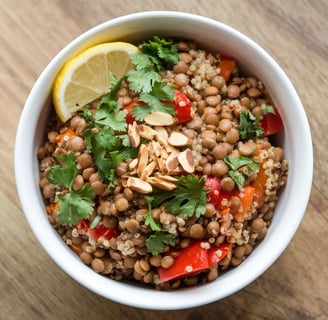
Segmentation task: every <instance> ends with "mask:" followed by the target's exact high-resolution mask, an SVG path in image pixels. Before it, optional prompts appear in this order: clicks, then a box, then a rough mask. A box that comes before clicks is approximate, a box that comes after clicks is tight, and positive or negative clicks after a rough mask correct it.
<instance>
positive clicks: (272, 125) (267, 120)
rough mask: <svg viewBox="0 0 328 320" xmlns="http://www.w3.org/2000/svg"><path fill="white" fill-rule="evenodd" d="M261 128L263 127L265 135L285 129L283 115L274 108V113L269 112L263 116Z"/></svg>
mask: <svg viewBox="0 0 328 320" xmlns="http://www.w3.org/2000/svg"><path fill="white" fill-rule="evenodd" d="M261 128H262V129H263V131H264V135H265V136H270V135H272V134H275V133H278V132H281V131H284V125H283V123H282V119H281V116H280V114H279V112H278V110H277V109H276V108H275V109H274V113H268V114H266V115H264V116H263V118H262V121H261Z"/></svg>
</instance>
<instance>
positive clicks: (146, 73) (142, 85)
mask: <svg viewBox="0 0 328 320" xmlns="http://www.w3.org/2000/svg"><path fill="white" fill-rule="evenodd" d="M127 80H128V81H129V87H130V89H131V90H132V91H134V92H137V93H148V92H150V91H151V90H152V88H153V86H154V84H155V83H156V82H160V81H161V76H160V74H159V73H157V72H156V71H155V70H153V69H152V68H151V67H146V68H145V69H136V70H133V69H132V70H130V71H128V73H127Z"/></svg>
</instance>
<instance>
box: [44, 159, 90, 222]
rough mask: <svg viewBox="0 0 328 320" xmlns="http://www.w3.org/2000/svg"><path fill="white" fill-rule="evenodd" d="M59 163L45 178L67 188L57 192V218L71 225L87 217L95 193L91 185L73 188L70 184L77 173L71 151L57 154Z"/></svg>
mask: <svg viewBox="0 0 328 320" xmlns="http://www.w3.org/2000/svg"><path fill="white" fill-rule="evenodd" d="M57 160H58V161H59V163H60V164H55V165H54V166H52V167H51V168H50V170H49V172H48V174H47V179H48V181H49V182H50V183H53V184H54V185H55V186H57V187H64V188H67V192H66V193H64V194H57V199H58V205H59V214H58V219H59V221H60V222H61V223H63V224H69V225H73V224H76V223H77V222H78V221H79V220H80V219H85V218H88V217H89V216H90V214H91V212H92V211H93V206H94V202H93V198H94V196H95V193H94V191H93V189H92V187H91V186H83V187H82V188H81V189H78V190H74V189H73V188H72V184H73V182H74V180H75V177H76V175H77V173H78V169H77V166H76V162H75V156H74V154H73V153H68V154H63V155H59V156H58V157H57Z"/></svg>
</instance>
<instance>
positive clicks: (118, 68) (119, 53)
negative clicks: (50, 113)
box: [53, 42, 139, 122]
mask: <svg viewBox="0 0 328 320" xmlns="http://www.w3.org/2000/svg"><path fill="white" fill-rule="evenodd" d="M138 52H139V49H138V48H137V47H136V46H134V45H132V44H130V43H126V42H110V43H103V44H99V45H96V46H94V47H91V48H88V49H86V50H85V51H83V52H81V53H80V54H79V55H77V56H76V57H74V58H72V59H70V60H69V61H68V62H66V64H65V65H64V66H63V68H62V69H61V70H60V72H59V73H58V75H57V77H56V79H55V82H54V86H53V102H54V106H55V110H56V113H57V115H58V117H59V119H60V120H61V121H63V122H65V121H67V120H68V119H69V118H71V117H72V114H73V113H74V112H76V111H78V110H81V109H83V107H85V106H86V105H87V104H88V103H90V102H92V101H94V100H95V99H98V98H100V97H101V96H103V95H105V94H107V93H108V91H109V89H110V87H111V81H112V79H111V76H110V74H111V73H113V74H114V75H115V76H116V77H117V78H118V79H120V78H121V77H122V76H123V75H124V74H125V73H126V72H127V71H128V70H130V69H132V68H133V64H132V63H131V60H130V55H131V54H135V53H138Z"/></svg>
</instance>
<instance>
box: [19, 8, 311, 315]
mask: <svg viewBox="0 0 328 320" xmlns="http://www.w3.org/2000/svg"><path fill="white" fill-rule="evenodd" d="M153 35H161V36H175V37H182V38H189V39H193V40H196V41H197V43H198V44H199V46H200V47H204V48H206V49H208V50H210V51H213V52H219V53H222V54H225V55H230V56H233V57H235V58H236V59H237V63H238V65H240V66H241V68H242V69H243V70H244V71H245V72H246V73H249V74H254V75H256V76H257V77H258V78H260V79H262V81H263V82H264V84H265V85H266V86H267V88H268V90H269V92H270V93H271V95H272V99H273V101H274V103H275V105H276V106H277V107H278V109H279V111H280V113H281V116H282V118H283V122H284V126H285V132H284V135H281V136H280V137H279V138H278V139H279V141H278V143H279V144H280V145H281V146H282V147H283V148H284V150H285V155H286V158H287V159H288V161H289V163H290V170H289V177H288V183H287V185H286V187H285V189H284V191H283V192H282V194H281V196H280V199H279V202H278V204H277V207H276V210H275V215H274V218H273V222H272V225H271V226H270V228H269V230H268V234H267V236H266V238H265V240H264V241H263V242H262V243H260V244H259V245H258V247H257V248H256V249H255V250H254V251H253V253H252V254H251V255H250V256H249V257H248V258H247V259H246V260H245V261H244V262H243V263H242V264H241V265H240V266H238V267H237V268H235V269H233V270H231V271H229V272H227V273H225V274H223V275H222V276H220V277H219V278H218V279H217V280H215V281H214V282H211V283H208V284H206V285H202V286H197V287H194V288H188V289H180V290H177V291H174V292H160V291H155V290H153V289H146V288H143V287H138V286H133V285H130V284H125V283H121V282H116V281H113V280H110V279H108V278H105V277H103V276H100V275H98V274H96V273H95V272H94V271H92V270H91V269H90V268H89V267H87V266H85V265H84V264H83V263H82V262H80V260H79V258H78V257H77V256H76V255H75V254H74V253H72V252H71V250H70V249H69V248H68V247H67V246H66V245H65V244H64V243H63V241H62V240H61V238H60V237H59V236H58V235H57V233H56V232H55V230H54V229H53V228H52V226H51V225H50V223H49V222H48V219H47V215H46V213H45V210H44V205H43V200H42V196H41V194H40V190H39V177H38V175H39V168H38V160H37V157H36V154H37V149H38V147H39V146H40V145H41V143H42V141H43V134H44V130H45V126H46V122H47V117H48V115H49V112H50V99H51V86H52V83H53V81H54V78H55V76H56V74H57V72H58V71H59V69H60V68H61V66H62V65H63V63H64V62H65V61H66V60H67V59H68V58H70V57H72V56H74V55H75V54H77V53H78V52H80V51H81V50H83V49H85V48H87V47H89V46H91V45H95V44H97V43H101V42H109V41H116V40H120V41H129V42H133V43H138V42H140V41H142V40H145V39H147V38H150V37H152V36H153ZM312 165H313V164H312V143H311V134H310V130H309V125H308V121H307V118H306V115H305V112H304V109H303V107H302V104H301V101H300V100H299V97H298V95H297V93H296V91H295V89H294V87H293V86H292V84H291V82H290V81H289V79H288V78H287V76H286V75H285V73H284V72H283V71H282V70H281V68H280V67H279V66H278V65H277V63H276V62H275V61H274V60H273V59H272V58H271V57H270V56H269V55H268V54H267V53H266V52H265V51H264V50H263V49H262V48H260V47H259V46H258V45H257V44H255V43H254V42H253V41H251V40H250V39H249V38H247V37H246V36H244V35H242V34H241V33H239V32H238V31H236V30H234V29H232V28H230V27H228V26H226V25H224V24H221V23H219V22H216V21H213V20H210V19H207V18H204V17H200V16H195V15H191V14H185V13H178V12H144V13H137V14H132V15H129V16H125V17H121V18H117V19H114V20H111V21H108V22H105V23H103V24H101V25H99V26H97V27H95V28H93V29H91V30H89V31H87V32H86V33H84V34H83V35H81V36H80V37H78V38H77V39H75V40H74V41H73V42H71V43H70V44H69V45H68V46H67V47H65V48H64V49H63V50H62V51H61V52H60V53H59V54H58V55H57V56H56V57H55V58H54V59H53V60H52V61H51V62H50V63H49V65H48V66H47V67H46V69H45V70H44V72H43V73H42V74H41V75H40V77H39V79H38V80H37V82H36V84H35V85H34V87H33V89H32V91H31V93H30V95H29V97H28V99H27V101H26V104H25V106H24V110H23V113H22V116H21V120H20V123H19V127H18V130H17V137H16V149H15V174H16V183H17V189H18V193H19V197H20V200H21V203H22V207H23V211H24V213H25V215H26V218H27V220H28V222H29V224H30V226H31V228H32V230H33V232H34V234H35V235H36V237H37V239H38V240H39V242H40V243H41V245H42V246H43V247H44V249H45V250H46V251H47V253H48V254H49V255H50V256H51V257H52V258H53V260H54V261H55V262H56V263H57V264H58V265H59V266H60V267H61V268H62V269H63V270H65V271H66V272H67V273H68V274H69V275H70V276H71V277H72V278H74V279H75V280H77V281H78V282H80V283H81V284H82V285H84V286H86V287H88V288H89V289H91V290H92V291H94V292H96V293H98V294H100V295H102V296H104V297H106V298H109V299H111V300H114V301H117V302H120V303H124V304H128V305H132V306H137V307H142V308H150V309H183V308H188V307H195V306H198V305H203V304H206V303H210V302H213V301H215V300H218V299H221V298H224V297H226V296H228V295H230V294H232V293H234V292H236V291H237V290H239V289H241V288H243V287H244V286H246V285H247V284H249V283H250V282H251V281H253V280H254V279H255V278H256V277H258V276H259V275H260V274H262V273H263V272H264V271H265V270H266V269H267V268H268V267H269V266H270V265H271V264H272V263H273V262H274V261H275V260H276V259H277V258H278V257H279V255H280V254H281V253H282V252H283V250H284V249H285V248H286V246H287V245H288V243H289V241H290V240H291V238H292V236H293V235H294V233H295V232H296V229H297V227H298V226H299V224H300V222H301V219H302V217H303V214H304V211H305V209H306V205H307V201H308V197H309V193H310V188H311V182H312Z"/></svg>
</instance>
